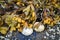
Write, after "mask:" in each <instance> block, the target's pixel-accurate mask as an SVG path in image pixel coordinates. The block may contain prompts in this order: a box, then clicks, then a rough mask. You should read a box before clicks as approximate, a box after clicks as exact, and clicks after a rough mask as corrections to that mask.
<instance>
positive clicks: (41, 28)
mask: <svg viewBox="0 0 60 40" xmlns="http://www.w3.org/2000/svg"><path fill="white" fill-rule="evenodd" d="M38 24H39V26H35V27H38V28H34V30H35V31H36V32H42V31H44V29H45V27H44V25H43V24H40V23H38V22H36V23H35V25H38Z"/></svg>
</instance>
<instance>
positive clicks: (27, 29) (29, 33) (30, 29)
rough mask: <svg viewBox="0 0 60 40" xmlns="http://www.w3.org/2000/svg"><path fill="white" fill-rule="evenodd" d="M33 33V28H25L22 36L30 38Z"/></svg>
mask: <svg viewBox="0 0 60 40" xmlns="http://www.w3.org/2000/svg"><path fill="white" fill-rule="evenodd" d="M32 33H33V29H32V28H24V29H23V31H22V34H23V35H25V36H29V35H31V34H32Z"/></svg>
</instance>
